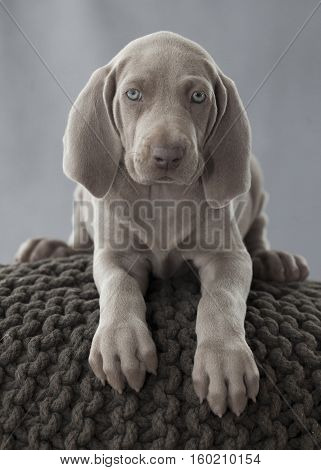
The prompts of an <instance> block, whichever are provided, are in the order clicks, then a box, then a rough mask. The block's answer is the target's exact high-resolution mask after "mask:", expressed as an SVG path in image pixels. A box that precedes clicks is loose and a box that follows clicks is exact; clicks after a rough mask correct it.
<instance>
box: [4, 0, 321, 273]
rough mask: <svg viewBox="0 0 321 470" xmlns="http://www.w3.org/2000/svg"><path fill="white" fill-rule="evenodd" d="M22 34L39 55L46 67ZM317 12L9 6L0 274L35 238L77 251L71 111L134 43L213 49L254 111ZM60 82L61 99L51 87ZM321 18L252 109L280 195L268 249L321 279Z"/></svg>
mask: <svg viewBox="0 0 321 470" xmlns="http://www.w3.org/2000/svg"><path fill="white" fill-rule="evenodd" d="M3 4H4V5H5V6H6V8H7V9H8V10H9V11H10V13H11V15H13V17H14V18H15V20H16V21H17V23H18V24H19V27H20V28H21V31H22V32H23V34H25V35H26V37H27V38H28V39H29V41H31V42H32V43H33V45H34V46H35V47H36V48H37V50H38V52H39V55H40V56H41V58H42V60H43V61H45V63H46V64H47V66H48V68H49V69H50V72H48V70H47V69H46V67H45V66H44V64H43V62H42V60H41V59H40V58H39V57H38V56H37V54H36V53H35V52H34V50H33V49H32V47H31V46H30V45H29V44H28V42H27V41H26V39H25V38H24V37H23V34H22V32H21V31H19V28H18V26H17V25H15V24H14V22H13V21H12V20H11V19H10V17H9V16H8V14H7V13H6V12H5V9H4V7H3ZM316 5H317V1H316V0H305V1H304V2H302V0H282V1H281V2H280V1H279V0H270V1H269V2H266V1H264V0H259V1H258V0H241V1H240V0H224V1H223V0H222V1H215V0H203V1H202V0H198V1H196V0H176V1H173V0H172V1H170V0H162V1H160V0H135V1H133V0H120V1H116V0H114V1H108V0H106V1H103V0H100V1H98V0H96V1H89V0H50V1H49V0H46V1H44V0H38V1H37V0H28V1H26V0H10V1H9V0H5V1H3V2H2V1H1V3H0V148H1V150H0V216H1V219H0V224H1V231H0V263H8V262H11V260H12V257H13V255H14V253H15V250H16V249H17V247H18V246H19V244H20V243H21V242H22V241H23V240H25V239H26V238H29V237H34V236H42V235H45V236H48V237H54V238H63V239H66V238H67V236H68V235H69V232H70V229H71V228H70V220H71V211H72V190H73V187H74V186H73V184H72V183H71V182H69V181H68V180H67V179H66V177H65V176H64V175H63V172H62V136H63V133H64V128H65V124H66V118H67V114H68V111H69V109H70V106H71V104H70V102H69V100H68V98H67V97H66V94H67V95H68V96H69V97H70V98H71V99H72V100H74V99H75V98H76V96H77V95H78V93H79V91H80V90H81V89H82V87H83V86H84V84H85V83H86V81H87V79H88V78H89V76H90V74H91V73H92V71H94V70H95V69H96V68H97V67H99V66H101V65H103V64H105V63H107V62H108V61H109V60H110V59H111V57H112V56H113V55H114V54H115V53H117V52H118V50H119V49H120V48H121V47H123V46H124V45H125V44H126V43H127V42H129V41H130V40H132V39H134V38H136V37H138V36H141V35H144V34H148V33H151V32H154V31H158V30H172V31H175V32H177V33H180V34H183V35H185V36H187V37H189V38H190V39H193V40H195V41H197V42H199V43H200V44H201V45H203V46H204V47H205V48H206V49H208V50H209V51H210V53H211V54H212V55H213V56H214V58H215V60H216V62H217V63H218V64H219V65H220V67H221V68H222V69H223V71H224V72H225V73H226V74H227V75H229V76H230V77H232V78H233V79H234V80H235V82H236V84H237V87H238V89H239V92H240V94H241V97H242V99H243V102H244V103H245V104H246V103H248V101H249V100H250V99H251V97H252V96H253V94H254V93H255V91H256V90H257V89H258V87H259V86H260V84H262V81H263V80H264V77H266V75H267V74H268V73H269V72H270V71H271V69H272V67H273V65H274V64H275V62H276V61H277V59H278V58H279V57H280V56H281V54H282V53H284V52H285V50H286V48H287V46H288V45H289V43H290V42H291V40H292V39H293V38H294V36H295V34H296V33H297V32H298V30H299V29H300V27H302V25H303V24H304V22H305V20H306V19H307V18H308V17H309V15H310V14H311V13H312V11H313V9H314V7H315V6H316ZM51 74H53V75H54V76H55V77H56V78H57V80H58V81H59V83H60V85H61V87H62V89H63V90H64V91H62V89H61V88H60V86H58V84H57V83H56V81H55V80H54V79H53V77H52V76H51ZM320 82H321V8H320V9H318V10H317V11H316V12H315V14H314V15H313V17H312V18H311V20H310V21H309V22H308V24H307V25H306V27H304V28H303V30H302V32H301V33H300V34H299V36H298V37H297V39H296V40H295V41H294V43H293V44H292V46H291V47H290V49H289V50H288V52H287V53H286V54H285V55H284V57H283V58H282V60H281V61H280V63H279V64H278V65H277V66H276V68H275V70H274V71H273V73H272V74H271V76H270V77H269V78H268V79H267V80H266V82H265V83H264V85H263V86H262V88H261V89H260V90H259V91H258V92H257V95H256V96H255V98H254V99H253V100H252V102H251V104H250V106H249V107H248V113H249V117H250V121H251V125H252V133H253V148H254V152H255V153H256V155H257V156H258V158H259V160H260V162H261V164H262V166H263V170H264V175H265V185H266V189H267V190H268V192H269V193H270V201H269V205H268V214H269V217H270V224H269V238H270V240H271V242H272V245H273V246H274V247H275V248H280V249H287V250H289V251H293V252H297V253H302V254H303V255H305V256H306V257H307V259H308V261H309V263H310V267H311V271H312V277H313V278H319V279H320V278H321V250H320V239H321V181H320V180H321V155H320V153H321V150H320V149H321V145H320V132H321V106H320V104H321V86H320Z"/></svg>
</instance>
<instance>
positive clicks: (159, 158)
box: [152, 147, 184, 170]
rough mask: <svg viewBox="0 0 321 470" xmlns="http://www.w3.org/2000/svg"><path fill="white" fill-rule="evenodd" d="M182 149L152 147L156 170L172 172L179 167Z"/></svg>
mask: <svg viewBox="0 0 321 470" xmlns="http://www.w3.org/2000/svg"><path fill="white" fill-rule="evenodd" d="M183 153H184V150H183V148H182V147H153V148H152V158H153V159H154V162H155V165H156V166H157V167H158V168H162V169H164V170H173V169H175V168H177V167H178V166H179V164H180V163H181V160H182V157H183Z"/></svg>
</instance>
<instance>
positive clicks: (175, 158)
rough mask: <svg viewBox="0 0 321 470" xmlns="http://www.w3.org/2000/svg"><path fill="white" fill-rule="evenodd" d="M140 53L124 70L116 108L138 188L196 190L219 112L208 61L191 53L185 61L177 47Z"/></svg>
mask: <svg viewBox="0 0 321 470" xmlns="http://www.w3.org/2000/svg"><path fill="white" fill-rule="evenodd" d="M135 49H136V48H135V46H134V45H133V46H132V47H131V48H130V49H129V51H128V55H129V59H127V58H126V59H125V65H124V67H121V64H120V69H121V72H120V74H119V78H118V80H117V81H118V86H117V91H116V95H115V102H114V115H115V116H116V125H117V128H118V129H119V130H120V136H121V141H122V145H123V148H124V159H125V165H126V168H127V170H128V172H129V174H130V176H131V177H132V178H133V179H134V180H135V181H137V182H138V183H142V184H153V183H155V182H162V183H171V182H176V183H178V184H190V183H191V182H192V181H193V180H194V179H195V178H197V177H199V176H200V175H201V174H202V172H203V167H204V157H203V148H204V140H205V137H206V131H207V125H208V122H209V119H210V113H211V112H213V106H214V96H213V90H212V87H211V82H210V78H209V77H208V76H207V73H206V70H205V67H204V61H203V60H202V59H201V58H200V57H199V55H198V54H196V53H195V52H193V50H191V49H190V48H188V47H187V48H185V50H184V51H181V55H180V56H179V54H178V51H177V46H176V45H175V43H174V44H172V46H171V47H167V48H164V47H163V44H162V41H161V42H160V41H154V42H148V43H147V44H146V46H145V47H144V51H143V53H140V52H139V53H135V52H136V51H135ZM130 51H132V52H130ZM177 57H180V59H179V60H177ZM138 71H139V73H137V72H138ZM160 71H161V73H160Z"/></svg>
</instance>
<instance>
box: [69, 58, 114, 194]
mask: <svg viewBox="0 0 321 470" xmlns="http://www.w3.org/2000/svg"><path fill="white" fill-rule="evenodd" d="M115 89H116V85H115V77H114V71H113V67H112V65H111V64H108V65H106V66H104V67H102V68H100V69H98V70H96V71H95V72H94V73H93V74H92V76H91V77H90V79H89V81H88V83H87V85H86V86H85V88H84V89H83V90H82V91H81V93H80V95H79V96H78V98H77V99H76V101H75V103H74V105H73V106H72V108H71V110H70V113H69V117H68V123H67V128H66V131H65V135H64V138H63V145H64V156H63V168H64V172H65V174H66V175H67V176H68V178H70V179H72V180H74V181H76V182H77V183H80V184H82V185H83V186H84V187H85V188H86V189H88V191H90V193H91V194H93V195H94V196H95V197H97V198H101V197H104V196H105V195H106V193H107V192H108V190H109V188H110V187H111V185H112V183H113V180H114V177H115V175H116V172H117V169H118V164H119V160H120V157H121V154H122V145H121V141H120V138H119V135H118V132H117V128H116V125H115V122H114V119H113V110H112V103H113V97H114V94H115V91H116V90H115Z"/></svg>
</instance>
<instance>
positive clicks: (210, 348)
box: [192, 338, 259, 417]
mask: <svg viewBox="0 0 321 470" xmlns="http://www.w3.org/2000/svg"><path fill="white" fill-rule="evenodd" d="M192 378H193V383H194V389H195V392H196V394H197V396H198V398H199V399H200V401H201V402H202V401H203V400H204V399H205V398H206V399H207V401H208V404H209V406H210V408H211V410H212V411H213V413H215V414H216V415H218V416H219V417H222V416H223V414H224V413H225V411H226V408H227V406H229V408H230V409H231V410H232V411H233V412H234V413H235V414H236V415H237V416H239V415H240V414H241V413H242V412H243V410H244V408H245V407H246V403H247V399H248V398H251V399H252V400H253V401H255V400H256V395H257V394H258V391H259V371H258V369H257V366H256V364H255V361H254V357H253V353H252V351H251V349H250V348H249V346H248V345H247V343H246V341H245V340H240V339H238V338H237V339H235V340H234V341H232V340H229V341H228V342H224V341H220V342H219V341H214V340H208V341H205V342H203V343H201V344H199V345H198V346H197V349H196V353H195V358H194V368H193V374H192Z"/></svg>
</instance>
